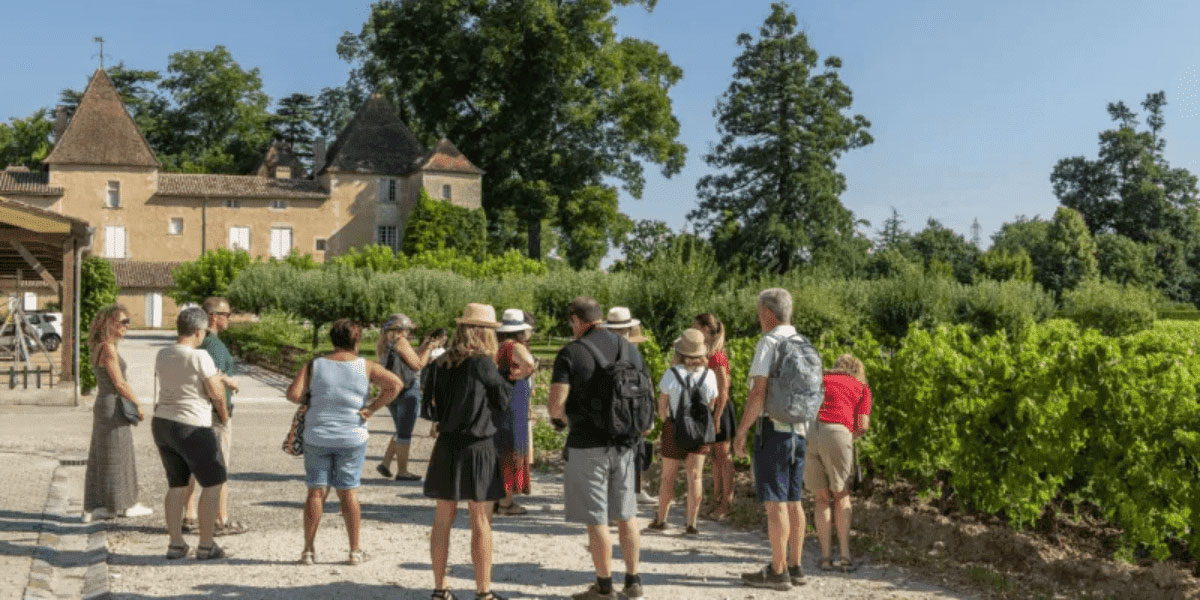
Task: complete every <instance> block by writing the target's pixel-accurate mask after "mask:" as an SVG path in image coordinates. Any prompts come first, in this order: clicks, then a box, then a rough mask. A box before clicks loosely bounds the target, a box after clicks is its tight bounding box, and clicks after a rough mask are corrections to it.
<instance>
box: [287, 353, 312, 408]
mask: <svg viewBox="0 0 1200 600" xmlns="http://www.w3.org/2000/svg"><path fill="white" fill-rule="evenodd" d="M311 365H312V362H311V361H310V362H307V363H304V366H303V367H300V372H299V373H296V377H295V378H294V379H292V384H291V385H289V386H288V389H287V393H286V395H287V399H288V402H291V403H292V404H300V403H301V402H303V401H304V392H307V391H308V385H307V383H306V380H307V379H308V369H309V368H310V367H311Z"/></svg>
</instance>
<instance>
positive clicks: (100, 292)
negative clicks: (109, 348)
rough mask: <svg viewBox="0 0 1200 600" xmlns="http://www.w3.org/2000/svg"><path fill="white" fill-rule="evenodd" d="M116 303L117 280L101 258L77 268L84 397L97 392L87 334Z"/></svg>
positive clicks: (81, 380)
mask: <svg viewBox="0 0 1200 600" xmlns="http://www.w3.org/2000/svg"><path fill="white" fill-rule="evenodd" d="M116 301H117V276H116V274H114V273H113V268H112V265H111V264H110V263H109V262H108V261H107V260H104V259H103V258H98V257H95V256H89V257H87V258H85V259H83V262H82V263H80V265H79V387H80V391H81V392H82V393H84V394H86V393H88V392H90V391H92V390H93V389H95V388H96V372H95V370H93V369H92V358H91V357H92V351H91V349H90V348H89V347H88V344H87V339H88V331H89V329H90V328H91V326H92V319H95V318H96V313H98V312H100V309H102V308H104V307H106V306H108V305H110V304H114V303H116Z"/></svg>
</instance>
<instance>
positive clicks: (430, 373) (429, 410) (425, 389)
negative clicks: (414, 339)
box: [417, 360, 441, 423]
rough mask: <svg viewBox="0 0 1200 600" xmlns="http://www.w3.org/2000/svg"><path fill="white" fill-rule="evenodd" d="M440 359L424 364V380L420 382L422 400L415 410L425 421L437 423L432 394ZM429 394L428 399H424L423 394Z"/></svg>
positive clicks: (434, 392) (435, 391)
mask: <svg viewBox="0 0 1200 600" xmlns="http://www.w3.org/2000/svg"><path fill="white" fill-rule="evenodd" d="M439 362H441V361H440V360H436V361H433V362H430V363H429V364H428V365H425V368H424V369H423V371H424V373H423V374H424V381H422V382H421V390H422V400H421V406H420V408H419V409H418V410H417V413H418V415H419V416H420V417H421V418H422V419H425V420H426V421H432V422H434V423H437V407H436V406H434V394H436V393H437V390H436V389H435V387H434V386H435V385H436V384H437V368H438V363H439ZM425 394H429V401H428V402H426V401H425V400H424V395H425Z"/></svg>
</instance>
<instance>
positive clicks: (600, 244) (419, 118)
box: [338, 0, 686, 266]
mask: <svg viewBox="0 0 1200 600" xmlns="http://www.w3.org/2000/svg"><path fill="white" fill-rule="evenodd" d="M614 4H615V5H620V6H626V5H631V4H637V5H641V6H644V7H646V8H647V9H650V8H652V7H653V5H654V1H653V0H614V1H601V2H594V1H591V0H527V1H522V2H510V1H502V0H471V1H468V2H400V1H397V0H386V1H381V2H378V3H376V4H375V5H374V6H373V8H372V11H371V15H370V17H369V18H368V19H367V22H366V23H365V24H364V25H363V28H362V31H361V32H360V33H359V34H357V35H351V36H348V37H344V38H343V40H342V43H341V44H339V48H338V50H339V53H340V54H341V56H343V57H344V58H346V59H348V60H350V61H352V62H353V63H354V64H355V65H356V66H357V69H356V70H357V71H358V72H359V73H361V76H362V78H363V79H364V80H365V81H367V82H369V84H370V86H371V87H372V88H377V89H379V90H381V91H383V92H385V93H386V94H387V95H389V96H390V97H391V99H392V101H393V103H394V104H395V105H396V106H397V109H398V110H399V111H400V113H401V117H402V118H404V119H405V120H406V121H407V122H408V123H409V125H410V126H411V127H412V128H413V130H414V131H416V132H418V134H420V135H424V136H425V141H426V142H428V143H432V142H433V141H434V140H435V138H436V137H437V136H443V135H444V136H447V137H449V138H451V139H453V140H454V141H455V142H456V143H457V144H458V145H459V147H460V148H461V149H462V151H463V152H464V153H465V154H466V155H467V156H470V157H471V160H472V161H474V162H476V163H477V164H478V165H479V166H480V167H481V168H483V169H484V170H486V171H487V172H488V177H485V178H484V181H483V185H484V189H483V199H484V200H483V201H484V209H485V210H486V211H487V213H488V218H489V219H490V220H493V221H498V216H499V214H500V213H501V212H502V211H504V210H505V209H513V213H512V214H513V215H514V216H516V217H517V218H518V219H519V220H520V221H521V222H522V223H523V224H524V229H525V231H526V239H527V248H526V249H527V251H528V254H529V256H530V257H531V258H536V259H540V258H542V256H543V255H544V251H543V250H544V249H543V246H542V243H541V242H542V231H543V227H542V225H541V224H542V222H543V221H550V222H552V223H554V224H555V226H556V228H558V229H559V230H560V231H561V233H562V240H561V243H560V251H561V252H562V254H563V255H564V256H565V257H566V258H567V259H568V260H570V261H571V263H572V264H573V265H576V266H583V265H590V264H594V263H596V262H598V260H599V258H600V257H602V256H603V255H604V254H605V251H606V250H607V248H608V243H609V240H613V239H617V238H618V237H619V236H620V235H621V234H623V232H624V227H625V225H626V224H625V219H623V218H620V213H619V212H617V210H616V202H615V198H616V194H615V193H610V192H611V186H609V185H608V182H609V181H610V180H616V181H620V182H621V184H622V185H623V186H624V187H625V189H626V190H627V191H628V192H629V193H630V194H631V195H632V196H634V197H641V195H642V190H643V187H644V175H643V172H644V167H643V164H644V163H652V164H655V165H659V166H661V168H662V171H663V173H664V174H665V175H667V176H671V175H673V174H675V173H677V172H679V169H680V168H681V167H682V166H683V162H684V158H685V154H686V148H685V147H684V146H683V144H681V143H679V142H678V140H677V138H678V135H679V123H678V121H677V120H676V119H675V116H674V115H673V114H672V110H671V100H670V97H669V96H668V92H669V90H670V89H671V87H672V86H673V85H674V84H675V83H676V82H677V81H678V80H679V78H680V77H681V75H682V71H681V70H680V69H679V68H678V67H677V66H675V65H674V64H672V63H671V61H670V59H669V57H668V56H667V55H666V54H665V53H663V52H662V51H661V50H660V49H659V48H658V47H657V46H656V45H654V44H652V43H650V42H646V41H643V40H639V39H634V38H618V37H617V35H616V33H615V31H614V24H615V19H614V18H613V15H612V9H613V5H614ZM606 189H607V190H610V192H602V191H601V190H606ZM593 204H595V206H593ZM580 215H585V216H586V217H587V218H589V219H594V220H593V221H589V222H582V223H581V222H579V221H576V220H573V217H577V216H580Z"/></svg>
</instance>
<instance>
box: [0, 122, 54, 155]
mask: <svg viewBox="0 0 1200 600" xmlns="http://www.w3.org/2000/svg"><path fill="white" fill-rule="evenodd" d="M53 130H54V123H53V122H52V121H51V120H50V119H47V118H46V109H44V108H43V109H38V110H35V111H33V114H31V115H29V116H28V117H25V118H24V119H17V118H13V119H11V120H10V121H9V122H8V123H7V124H5V123H0V168H3V167H4V166H5V165H23V166H26V167H29V168H30V169H34V170H41V168H42V159H44V158H46V155H47V154H50V148H51V145H50V133H51V132H52V131H53Z"/></svg>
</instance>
